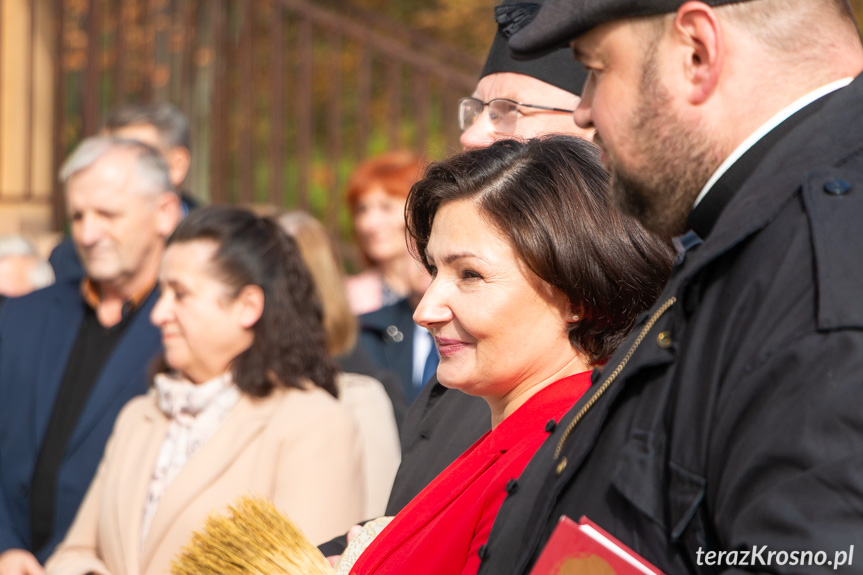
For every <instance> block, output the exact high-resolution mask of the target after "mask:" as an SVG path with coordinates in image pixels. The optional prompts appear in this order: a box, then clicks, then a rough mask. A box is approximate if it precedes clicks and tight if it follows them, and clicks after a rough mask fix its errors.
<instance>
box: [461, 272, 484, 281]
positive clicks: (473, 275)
mask: <svg viewBox="0 0 863 575" xmlns="http://www.w3.org/2000/svg"><path fill="white" fill-rule="evenodd" d="M461 279H463V280H475V279H480V280H481V279H482V276H481V275H480V274H478V273H477V272H475V271H473V270H462V272H461Z"/></svg>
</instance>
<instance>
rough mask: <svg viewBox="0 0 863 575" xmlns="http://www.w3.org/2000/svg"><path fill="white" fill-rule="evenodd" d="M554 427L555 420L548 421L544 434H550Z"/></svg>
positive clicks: (555, 424)
mask: <svg viewBox="0 0 863 575" xmlns="http://www.w3.org/2000/svg"><path fill="white" fill-rule="evenodd" d="M555 427H557V422H556V421H555V420H553V419H549V420H548V421H546V422H545V432H546V433H551V432H552V431H554V428H555Z"/></svg>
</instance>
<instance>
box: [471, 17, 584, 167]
mask: <svg viewBox="0 0 863 575" xmlns="http://www.w3.org/2000/svg"><path fill="white" fill-rule="evenodd" d="M524 10H526V8H524V5H522V4H518V3H516V2H513V1H511V0H507V1H506V2H504V3H503V4H501V5H500V6H498V7H497V8H496V9H495V18H496V19H497V21H498V33H497V35H496V36H495V39H494V43H493V44H492V46H491V50H490V51H489V54H488V58H487V59H486V62H485V66H484V67H483V69H482V73H481V74H480V79H479V83H478V84H477V85H476V89H475V90H474V92H473V95H472V97H470V98H462V99H461V100H459V108H458V121H459V127H460V128H461V130H462V135H461V139H460V141H461V145H462V147H463V148H464V149H465V150H473V149H476V148H484V147H485V146H488V145H491V144H492V143H493V142H495V141H497V140H501V139H504V138H534V137H536V136H541V135H544V134H570V135H573V136H579V137H582V138H585V139H588V140H589V139H591V137H592V136H593V130H592V129H591V130H585V129H582V128H579V127H578V126H576V125H575V123H574V122H573V121H572V114H573V111H574V110H575V108H576V107H577V106H578V103H579V101H580V100H581V97H580V95H581V88H582V86H584V82H585V80H586V79H587V73H586V72H585V70H584V68H583V67H582V66H581V64H579V63H578V62H576V61H575V60H574V59H573V57H572V52H571V51H569V50H567V49H564V50H556V51H554V52H552V53H550V54H548V55H546V56H544V57H542V58H540V59H538V60H530V61H524V62H521V61H517V60H513V59H512V58H511V57H510V55H509V49H508V47H507V43H506V41H507V38H508V37H509V36H510V35H511V34H513V33H515V31H517V29H518V24H517V22H518V21H519V19H520V18H521V17H522V16H523V15H522V11H524Z"/></svg>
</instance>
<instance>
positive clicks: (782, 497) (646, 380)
mask: <svg viewBox="0 0 863 575" xmlns="http://www.w3.org/2000/svg"><path fill="white" fill-rule="evenodd" d="M744 157H745V156H744ZM843 192H844V193H843ZM711 193H712V192H711ZM708 197H709V196H708ZM861 230H863V78H859V77H858V78H857V79H856V80H855V82H854V83H853V84H852V85H851V86H849V87H848V88H845V89H843V90H840V91H839V92H836V93H835V94H833V95H832V96H830V97H829V98H828V99H827V100H826V103H824V105H823V107H822V108H820V109H819V110H818V111H817V112H815V114H814V115H813V116H810V117H809V118H808V119H806V120H804V121H803V122H802V123H800V124H799V125H797V126H796V127H795V128H794V129H793V130H792V131H791V132H790V133H788V134H785V135H784V137H782V138H781V139H780V140H779V141H778V143H776V144H775V145H774V146H773V147H772V148H771V149H769V150H768V151H767V152H766V154H765V155H764V156H763V158H762V159H761V161H760V162H759V163H758V164H757V168H755V169H754V171H753V172H752V173H751V174H749V175H748V178H746V179H745V181H744V183H743V184H742V186H740V187H739V191H738V192H737V193H736V195H734V197H733V198H732V199H731V201H730V202H729V203H728V205H727V206H726V207H725V209H724V210H723V211H722V213H721V215H720V216H719V219H718V220H717V221H716V224H715V227H714V228H713V230H712V232H711V233H710V234H709V235H708V236H707V237H706V239H705V242H704V243H703V244H702V245H701V246H698V247H696V248H694V249H693V250H691V251H690V253H689V254H687V257H686V261H685V262H684V263H683V265H682V266H681V267H679V268H678V269H677V270H676V272H675V274H674V275H673V276H672V279H671V281H670V283H669V286H668V287H667V289H666V290H665V292H664V294H663V295H662V296H661V298H660V300H659V301H658V303H657V304H656V305H655V306H654V308H653V310H652V311H651V312H650V313H649V314H646V315H645V317H644V318H642V320H641V321H640V325H639V326H638V327H637V328H636V331H635V333H634V334H633V335H632V336H631V337H630V338H629V339H628V340H627V342H625V343H624V344H623V346H622V347H621V349H620V350H618V352H617V354H616V355H615V357H613V358H612V360H611V361H610V362H609V364H608V366H607V367H606V369H605V370H604V372H603V375H602V377H601V378H597V379H598V381H597V382H596V383H595V384H594V385H593V387H592V388H591V389H590V390H589V391H588V392H587V393H586V394H585V396H584V397H583V398H582V399H581V400H580V401H579V402H578V403H577V404H576V406H575V407H574V408H573V409H572V410H571V411H570V413H569V414H567V416H566V417H565V418H563V420H562V421H561V422H560V425H558V426H557V429H556V430H555V431H554V432H553V433H552V434H551V436H550V437H549V439H548V441H546V443H545V444H544V445H543V446H542V448H541V449H540V450H539V451H538V452H537V454H536V456H535V457H534V458H533V460H532V461H531V463H530V464H529V465H528V467H527V469H526V470H525V472H524V473H523V475H522V477H521V478H520V482H519V486H518V488H517V489H515V490H513V491H512V493H511V494H510V495H509V496H508V497H507V500H506V501H505V503H504V504H503V506H502V507H501V510H500V513H499V515H498V516H497V519H496V521H495V524H494V528H493V530H492V533H491V536H490V538H489V541H488V544H487V546H486V547H485V548H484V549H482V550H481V556H483V557H485V559H484V561H483V563H482V566H481V568H480V570H479V572H480V573H481V574H484V575H489V574H495V575H500V574H508V573H527V572H528V570H529V566H530V565H531V564H532V563H533V561H534V560H535V558H536V555H537V553H538V551H539V550H540V549H541V547H542V545H543V544H544V543H545V541H546V540H547V538H548V536H549V534H550V532H551V530H552V528H553V527H554V525H555V523H556V522H557V519H558V518H559V517H560V515H562V514H566V515H569V516H570V517H573V518H575V519H578V518H579V517H580V516H582V515H586V516H587V517H588V518H590V519H591V520H593V521H595V522H596V523H598V524H599V525H600V526H602V527H604V528H605V529H606V530H608V531H610V532H611V533H612V534H613V535H614V536H616V537H617V538H619V539H620V540H622V541H623V542H624V543H625V544H627V545H629V546H631V547H632V548H633V549H634V550H635V551H637V552H638V553H640V554H642V555H643V556H644V557H646V558H647V559H648V560H649V561H651V562H652V563H654V564H655V565H657V566H658V567H659V568H660V569H661V570H663V571H664V572H665V573H717V572H720V571H723V570H725V569H729V572H730V571H733V566H729V565H728V564H729V563H731V562H733V561H736V562H737V565H738V568H739V569H741V570H744V571H762V572H770V573H811V572H816V571H818V572H823V570H824V569H831V568H830V567H814V566H808V565H804V566H801V565H795V564H794V563H800V561H801V560H802V561H804V562H808V561H810V559H812V560H813V561H814V560H817V558H818V556H817V555H816V554H817V553H818V552H819V551H823V552H824V553H825V555H824V556H821V557H820V559H828V560H830V561H833V560H834V558H841V557H842V555H837V552H839V553H842V552H845V553H846V560H847V552H848V550H849V549H850V546H851V545H856V546H857V548H858V549H857V556H856V557H854V562H855V564H854V565H853V566H850V567H846V569H847V572H849V573H851V572H860V571H861V567H860V566H858V565H856V563H861V564H863V407H861V403H863V400H861V398H863V231H861ZM573 426H574V428H573V429H572V430H571V432H569V430H568V428H571V427H573ZM567 436H568V437H567ZM765 545H766V546H767V547H766V548H764V547H763V546H765ZM753 547H754V548H755V550H756V551H757V553H756V554H755V555H753V553H752V551H753ZM732 550H736V551H738V553H737V554H736V555H735V556H733V558H732V557H728V558H727V559H726V561H725V565H724V566H716V565H713V566H711V565H707V564H706V563H707V559H706V553H707V552H709V551H732ZM770 551H774V552H780V551H784V552H787V553H789V555H787V556H783V555H778V556H776V557H775V558H774V560H773V561H772V565H770V566H766V565H762V564H761V562H762V560H763V561H767V560H768V554H769V552H770ZM744 552H746V553H744ZM803 552H810V553H811V555H805V554H801V553H803ZM795 553H796V554H797V555H796V559H795ZM744 560H746V562H747V563H748V565H742V562H743V561H744ZM780 562H784V563H786V564H785V565H784V566H783V565H780ZM753 563H754V565H753ZM841 570H842V569H841V568H840V571H841Z"/></svg>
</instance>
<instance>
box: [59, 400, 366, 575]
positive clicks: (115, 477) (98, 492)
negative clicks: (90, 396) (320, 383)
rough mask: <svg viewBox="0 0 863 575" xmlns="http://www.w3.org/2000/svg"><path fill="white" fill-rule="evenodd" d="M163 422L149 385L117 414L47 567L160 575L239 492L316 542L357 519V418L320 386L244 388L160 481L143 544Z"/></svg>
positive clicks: (360, 501)
mask: <svg viewBox="0 0 863 575" xmlns="http://www.w3.org/2000/svg"><path fill="white" fill-rule="evenodd" d="M167 428H168V420H167V419H166V418H165V416H164V415H163V414H162V413H161V411H159V409H158V407H157V406H156V401H155V395H154V392H151V393H150V394H148V395H146V396H142V397H140V398H136V399H134V400H132V401H131V402H129V404H128V405H127V406H126V407H125V408H124V409H123V411H122V412H121V414H120V416H119V418H118V420H117V423H116V425H115V427H114V432H113V434H112V436H111V439H110V440H109V442H108V446H107V448H106V451H105V455H104V457H103V458H102V463H101V464H100V466H99V470H98V472H97V474H96V477H95V479H94V480H93V483H92V484H91V486H90V489H89V491H88V492H87V496H86V498H85V499H84V502H83V504H82V505H81V508H80V509H79V510H78V515H77V517H76V518H75V522H74V523H73V524H72V528H71V529H70V530H69V533H68V534H67V536H66V539H65V540H64V541H63V543H62V544H61V545H60V547H59V548H58V549H57V551H56V552H55V553H54V554H53V555H52V556H51V558H50V559H49V560H48V562H47V563H46V570H47V573H48V575H78V574H84V573H88V572H94V573H99V574H105V575H138V574H141V575H163V574H165V573H168V572H169V571H170V563H171V560H172V559H173V558H174V557H175V556H176V554H177V553H178V551H179V550H180V549H181V548H182V547H183V546H184V545H185V544H186V542H188V541H189V539H190V538H191V535H192V532H193V531H194V530H196V529H199V528H200V527H201V526H202V524H203V521H204V519H205V518H206V517H207V515H208V514H209V513H211V512H213V511H218V510H223V509H225V507H226V506H227V505H228V504H229V503H232V502H233V501H234V500H236V499H237V498H238V497H239V496H241V495H243V494H259V495H262V496H264V497H266V498H268V499H270V500H272V501H273V502H274V503H275V504H276V506H277V507H278V508H279V509H281V510H282V511H283V512H284V513H285V514H286V515H287V516H289V517H290V518H291V519H292V520H294V521H295V522H296V523H297V525H298V526H299V527H300V528H301V529H302V530H303V531H304V532H305V533H306V535H307V536H308V537H309V539H311V541H312V542H314V543H316V544H317V543H322V542H324V541H327V540H328V539H330V538H332V537H334V536H336V535H339V534H341V533H344V532H345V531H347V529H348V528H349V527H350V526H351V525H353V524H354V523H356V522H357V521H359V520H361V519H363V511H364V504H365V501H364V499H365V497H364V491H365V481H364V478H363V476H364V471H363V451H362V449H363V448H362V445H361V443H360V438H359V434H358V432H357V426H356V424H355V422H354V420H353V418H352V416H351V415H350V414H349V413H348V411H347V409H346V408H345V407H343V406H342V405H340V404H339V403H338V402H337V401H336V400H335V399H334V398H333V397H331V396H330V395H329V394H328V393H326V392H325V391H323V390H320V389H318V388H315V389H311V390H308V391H300V390H295V389H290V390H285V389H280V390H277V391H275V392H274V393H273V394H272V395H271V396H270V397H268V398H266V399H264V400H254V399H252V398H249V397H246V396H243V397H242V398H241V399H240V401H239V403H238V404H237V405H236V407H235V408H234V409H233V410H232V411H231V413H230V414H229V415H228V417H227V419H226V420H225V421H224V423H223V424H222V425H221V427H220V428H219V429H218V430H217V431H216V433H215V434H214V435H213V436H212V437H211V438H210V440H209V441H208V442H207V443H205V444H204V445H203V446H202V447H201V450H200V451H199V452H198V453H197V454H196V455H195V456H194V457H193V458H192V459H191V460H189V462H188V464H187V465H186V467H185V468H183V470H182V471H181V472H180V474H179V475H178V476H177V477H176V479H175V480H174V481H173V482H172V483H171V484H170V485H169V486H168V488H167V490H166V491H165V493H164V495H163V497H162V500H161V502H160V503H159V506H158V508H157V510H156V514H155V516H154V517H153V522H152V524H151V527H150V531H149V533H148V535H147V538H146V541H145V542H144V544H143V549H142V544H141V521H142V515H143V509H144V502H145V499H146V496H147V490H148V487H149V483H150V475H151V473H152V470H153V467H154V466H155V460H156V457H157V455H158V452H159V449H160V447H161V445H162V441H163V439H164V438H165V434H166V433H167Z"/></svg>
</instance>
